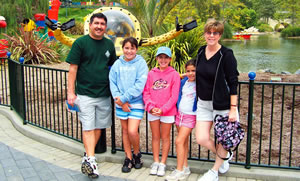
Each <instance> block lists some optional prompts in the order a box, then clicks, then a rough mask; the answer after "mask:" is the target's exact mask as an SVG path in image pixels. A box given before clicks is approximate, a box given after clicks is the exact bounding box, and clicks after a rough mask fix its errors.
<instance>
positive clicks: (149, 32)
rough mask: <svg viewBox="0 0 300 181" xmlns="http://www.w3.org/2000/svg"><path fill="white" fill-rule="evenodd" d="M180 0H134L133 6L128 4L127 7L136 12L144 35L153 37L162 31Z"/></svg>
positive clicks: (133, 12)
mask: <svg viewBox="0 0 300 181" xmlns="http://www.w3.org/2000/svg"><path fill="white" fill-rule="evenodd" d="M180 1H181V0H173V1H169V0H160V1H157V0H148V1H145V0H132V1H131V3H132V4H133V6H126V9H127V10H129V11H130V12H131V13H132V14H134V15H135V17H136V18H137V19H138V21H139V22H140V24H141V29H142V36H143V37H153V36H156V35H159V34H161V33H162V32H161V30H163V29H162V26H163V24H164V20H165V18H166V17H167V15H168V14H169V12H170V11H171V10H172V9H173V8H174V7H175V6H176V4H178V3H179V2H180ZM174 21H175V20H174Z"/></svg>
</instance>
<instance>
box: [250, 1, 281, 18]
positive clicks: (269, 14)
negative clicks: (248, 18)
mask: <svg viewBox="0 0 300 181" xmlns="http://www.w3.org/2000/svg"><path fill="white" fill-rule="evenodd" d="M252 2H253V7H254V9H255V11H256V12H257V13H258V16H259V17H260V18H263V20H264V22H265V23H268V19H269V18H273V17H274V14H275V12H276V9H277V8H278V5H277V1H276V0H255V1H252Z"/></svg>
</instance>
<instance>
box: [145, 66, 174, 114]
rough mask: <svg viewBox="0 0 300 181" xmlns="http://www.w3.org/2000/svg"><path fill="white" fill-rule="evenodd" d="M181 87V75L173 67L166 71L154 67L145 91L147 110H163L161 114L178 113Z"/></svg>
mask: <svg viewBox="0 0 300 181" xmlns="http://www.w3.org/2000/svg"><path fill="white" fill-rule="evenodd" d="M179 88H180V76H179V73H178V72H176V70H175V69H173V68H172V67H170V66H169V67H168V68H167V69H165V70H164V71H161V70H159V69H158V68H153V69H152V70H151V71H150V72H149V73H148V78H147V82H146V86H145V89H144V92H143V100H144V103H145V110H146V111H148V112H150V110H151V109H153V108H155V107H156V108H160V109H161V110H162V115H161V116H174V115H176V113H177V108H176V102H177V99H178V94H179Z"/></svg>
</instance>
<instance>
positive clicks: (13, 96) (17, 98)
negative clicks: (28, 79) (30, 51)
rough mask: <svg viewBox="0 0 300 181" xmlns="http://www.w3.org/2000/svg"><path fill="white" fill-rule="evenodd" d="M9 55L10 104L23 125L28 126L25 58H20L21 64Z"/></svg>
mask: <svg viewBox="0 0 300 181" xmlns="http://www.w3.org/2000/svg"><path fill="white" fill-rule="evenodd" d="M7 55H8V60H9V61H8V73H9V87H10V102H11V109H14V110H15V111H16V112H17V113H18V114H19V115H20V117H21V118H22V119H23V124H26V112H25V90H24V67H23V63H24V58H23V57H20V59H19V60H20V63H19V62H16V61H14V60H11V59H10V55H11V54H10V53H7Z"/></svg>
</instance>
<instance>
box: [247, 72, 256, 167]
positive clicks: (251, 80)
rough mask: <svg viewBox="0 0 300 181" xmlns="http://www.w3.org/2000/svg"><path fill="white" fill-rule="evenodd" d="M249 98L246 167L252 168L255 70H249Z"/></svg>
mask: <svg viewBox="0 0 300 181" xmlns="http://www.w3.org/2000/svg"><path fill="white" fill-rule="evenodd" d="M248 77H249V99H248V129H247V150H246V165H245V168H247V169H250V163H251V140H252V115H253V89H254V80H255V77H256V74H255V72H249V74H248Z"/></svg>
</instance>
